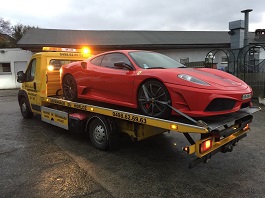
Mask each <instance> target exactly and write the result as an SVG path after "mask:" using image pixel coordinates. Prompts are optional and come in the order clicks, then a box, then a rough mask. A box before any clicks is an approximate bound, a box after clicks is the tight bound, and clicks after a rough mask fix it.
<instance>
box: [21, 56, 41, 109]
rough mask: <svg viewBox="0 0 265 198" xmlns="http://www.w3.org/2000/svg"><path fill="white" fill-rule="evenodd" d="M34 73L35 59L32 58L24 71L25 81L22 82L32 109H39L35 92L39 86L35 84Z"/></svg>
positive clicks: (35, 68)
mask: <svg viewBox="0 0 265 198" xmlns="http://www.w3.org/2000/svg"><path fill="white" fill-rule="evenodd" d="M36 73H37V59H36V58H33V59H32V60H31V61H30V63H29V66H28V68H27V70H26V72H25V74H26V75H25V76H26V78H25V82H24V89H25V90H27V92H28V98H29V102H30V104H31V108H32V110H33V111H34V110H35V111H40V107H39V105H38V103H37V102H38V99H37V98H38V97H37V92H38V91H39V90H38V89H39V86H37V82H36V81H37V79H36Z"/></svg>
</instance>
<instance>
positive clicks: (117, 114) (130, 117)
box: [112, 111, 146, 124]
mask: <svg viewBox="0 0 265 198" xmlns="http://www.w3.org/2000/svg"><path fill="white" fill-rule="evenodd" d="M112 115H113V117H116V118H121V119H124V120H129V121H133V122H138V123H142V124H146V119H145V118H141V117H138V116H133V115H128V114H124V113H120V112H115V111H113V112H112Z"/></svg>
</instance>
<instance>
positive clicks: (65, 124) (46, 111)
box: [17, 47, 260, 168]
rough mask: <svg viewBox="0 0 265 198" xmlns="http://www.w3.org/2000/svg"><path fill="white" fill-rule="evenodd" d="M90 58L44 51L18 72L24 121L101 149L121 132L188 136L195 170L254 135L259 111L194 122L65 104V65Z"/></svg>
mask: <svg viewBox="0 0 265 198" xmlns="http://www.w3.org/2000/svg"><path fill="white" fill-rule="evenodd" d="M89 56H91V55H90V53H89V50H88V48H84V49H83V50H76V49H69V48H54V47H44V48H43V52H40V53H36V54H34V55H33V56H32V58H31V60H30V62H29V64H28V67H27V69H26V71H25V73H24V72H23V71H20V72H18V73H17V79H18V82H20V83H22V87H21V89H20V90H19V92H18V102H19V105H20V110H21V113H22V116H23V117H24V118H27V119H28V118H31V117H32V116H33V114H34V113H35V114H39V115H40V116H41V119H42V121H44V122H47V123H50V124H53V125H55V126H58V127H61V128H64V129H66V130H70V131H73V132H78V133H88V135H89V137H90V141H91V144H92V145H93V146H94V147H96V148H98V149H101V150H107V149H109V150H111V149H115V148H117V146H118V141H119V134H120V133H125V134H127V135H129V136H130V137H131V138H132V139H133V140H135V141H141V140H144V139H146V138H149V137H152V136H154V135H158V134H161V133H165V132H178V133H183V134H184V136H185V137H186V138H187V140H188V142H189V143H190V145H187V146H185V147H184V148H183V151H185V152H187V153H188V154H194V155H195V156H196V159H194V160H192V161H191V162H190V164H189V167H190V168H192V167H194V166H196V165H198V164H199V163H201V162H207V161H208V160H209V159H210V158H211V157H212V155H214V154H216V153H217V152H223V153H226V152H231V151H232V150H233V147H234V146H235V145H236V144H237V143H238V141H239V140H240V139H242V138H244V137H246V135H247V133H248V132H249V131H250V128H249V123H251V122H252V118H253V116H252V114H253V113H254V112H256V111H259V110H260V108H257V107H248V108H244V109H241V110H239V111H238V112H236V113H232V114H229V115H223V116H216V117H210V118H207V119H206V118H205V119H204V120H194V119H193V118H191V117H189V116H187V115H185V114H183V113H181V112H180V111H178V110H177V109H174V108H172V110H173V111H176V112H177V113H179V114H180V115H182V116H181V117H174V118H170V119H160V118H154V117H148V116H144V115H141V114H139V113H135V112H133V111H131V110H130V109H129V110H124V109H123V108H122V107H117V106H114V107H113V106H112V105H107V104H102V103H99V104H98V103H96V102H95V103H96V104H94V102H87V101H78V102H73V101H68V100H64V97H63V95H62V91H61V84H60V68H61V66H62V65H64V64H68V63H70V62H73V61H82V60H84V59H86V58H88V57H89ZM110 106H111V108H110ZM191 134H192V135H191ZM195 136H196V137H195ZM195 138H196V140H195Z"/></svg>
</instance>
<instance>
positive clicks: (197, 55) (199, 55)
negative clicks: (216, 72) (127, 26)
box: [156, 49, 227, 69]
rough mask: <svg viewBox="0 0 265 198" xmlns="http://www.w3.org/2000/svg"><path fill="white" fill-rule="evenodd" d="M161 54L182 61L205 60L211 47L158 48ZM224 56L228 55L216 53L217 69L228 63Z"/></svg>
mask: <svg viewBox="0 0 265 198" xmlns="http://www.w3.org/2000/svg"><path fill="white" fill-rule="evenodd" d="M156 51H157V52H159V53H161V54H165V55H167V56H169V57H171V58H173V59H175V60H177V61H179V62H180V60H181V59H185V58H188V59H189V62H201V61H205V57H206V56H207V54H208V53H209V52H210V51H211V49H172V50H156ZM222 57H226V55H225V53H224V52H222V51H219V52H217V53H216V54H215V56H214V60H213V63H216V64H217V69H221V68H223V67H225V66H227V64H225V63H223V62H222Z"/></svg>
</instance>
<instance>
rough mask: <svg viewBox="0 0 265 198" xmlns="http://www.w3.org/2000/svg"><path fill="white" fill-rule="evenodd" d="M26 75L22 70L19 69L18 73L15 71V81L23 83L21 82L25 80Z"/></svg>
mask: <svg viewBox="0 0 265 198" xmlns="http://www.w3.org/2000/svg"><path fill="white" fill-rule="evenodd" d="M25 79H26V75H25V73H24V72H23V71H19V72H18V73H17V82H19V83H23V82H25V81H26V80H25Z"/></svg>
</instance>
